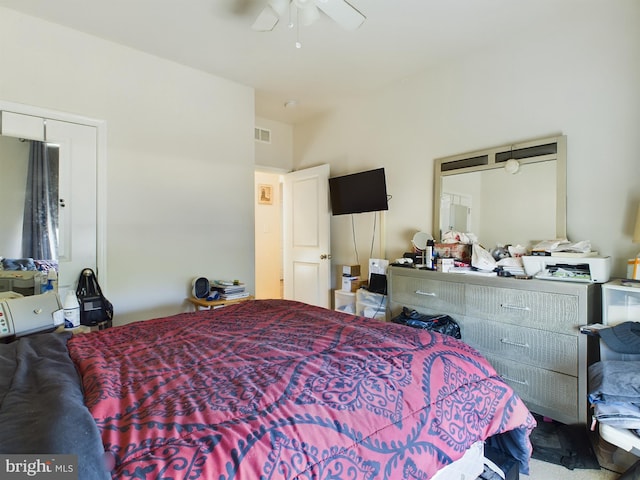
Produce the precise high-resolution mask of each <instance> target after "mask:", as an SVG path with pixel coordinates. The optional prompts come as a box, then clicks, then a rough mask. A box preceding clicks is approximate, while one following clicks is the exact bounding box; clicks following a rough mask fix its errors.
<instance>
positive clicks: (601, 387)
mask: <svg viewBox="0 0 640 480" xmlns="http://www.w3.org/2000/svg"><path fill="white" fill-rule="evenodd" d="M589 401H590V402H591V403H597V402H635V403H640V361H628V360H627V361H625V360H605V361H601V362H596V363H594V364H593V365H591V366H589Z"/></svg>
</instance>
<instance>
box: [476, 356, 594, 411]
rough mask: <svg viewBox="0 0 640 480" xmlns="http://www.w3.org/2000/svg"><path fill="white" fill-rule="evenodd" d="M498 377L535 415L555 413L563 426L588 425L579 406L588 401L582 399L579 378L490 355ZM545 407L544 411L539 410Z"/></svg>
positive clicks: (489, 358)
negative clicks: (581, 423) (585, 423)
mask: <svg viewBox="0 0 640 480" xmlns="http://www.w3.org/2000/svg"><path fill="white" fill-rule="evenodd" d="M486 357H487V360H489V362H491V364H492V365H493V367H494V368H495V369H496V371H497V372H498V374H499V375H500V376H501V377H502V378H503V379H504V381H505V382H506V383H508V384H509V385H510V386H511V387H512V388H513V389H514V390H515V391H516V393H517V394H518V395H519V396H520V398H522V400H523V401H524V403H525V404H526V405H527V407H529V409H531V410H532V411H534V412H538V413H541V414H546V412H553V418H554V419H556V420H559V421H561V422H563V423H576V422H584V421H585V419H584V418H580V413H579V410H578V405H580V404H581V403H585V404H586V399H584V398H578V379H577V377H572V376H570V375H564V374H562V373H557V372H551V371H549V370H544V369H542V368H537V367H534V366H532V365H525V364H522V363H518V362H513V361H510V360H506V359H504V358H501V357H498V356H495V355H486ZM538 407H543V408H538Z"/></svg>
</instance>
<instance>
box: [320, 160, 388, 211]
mask: <svg viewBox="0 0 640 480" xmlns="http://www.w3.org/2000/svg"><path fill="white" fill-rule="evenodd" d="M329 193H330V197H331V210H332V213H333V214H334V215H345V214H348V213H364V212H378V211H380V210H389V205H388V202H387V184H386V180H385V176H384V168H377V169H375V170H368V171H366V172H359V173H352V174H350V175H343V176H341V177H332V178H330V179H329Z"/></svg>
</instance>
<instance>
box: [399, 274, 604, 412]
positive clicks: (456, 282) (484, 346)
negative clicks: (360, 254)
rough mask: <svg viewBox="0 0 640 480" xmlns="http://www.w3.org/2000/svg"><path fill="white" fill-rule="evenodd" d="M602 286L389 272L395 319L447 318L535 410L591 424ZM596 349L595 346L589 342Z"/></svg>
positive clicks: (467, 341) (465, 339)
mask: <svg viewBox="0 0 640 480" xmlns="http://www.w3.org/2000/svg"><path fill="white" fill-rule="evenodd" d="M599 288H600V286H599V285H597V284H587V283H572V282H561V281H549V280H517V279H512V278H499V277H485V276H477V275H467V274H459V273H457V274H456V273H441V272H433V271H428V270H416V269H410V268H404V267H390V268H389V306H390V309H391V316H392V317H394V316H396V315H398V314H399V313H400V311H401V310H402V307H409V308H413V309H415V310H417V311H419V312H422V313H446V314H448V315H450V316H451V317H452V318H453V319H455V320H456V321H457V322H458V324H459V325H460V329H461V331H462V340H463V341H464V342H466V343H468V344H469V345H471V346H473V347H475V348H476V349H477V350H479V351H480V353H482V354H483V355H484V356H485V357H486V358H487V359H488V360H489V361H490V362H491V364H492V365H493V366H494V367H495V369H496V370H497V372H498V373H499V374H500V375H501V376H502V377H503V378H504V380H505V381H506V382H507V383H508V384H509V385H511V386H512V387H513V389H514V390H515V391H516V392H517V393H518V395H520V397H521V398H522V400H523V401H524V402H525V403H526V405H527V406H528V407H529V409H530V410H531V411H533V412H536V413H539V414H541V415H544V416H547V417H550V418H553V419H554V420H557V421H559V422H562V423H567V424H571V423H586V422H587V421H588V417H589V411H588V408H587V407H588V406H587V364H588V357H589V358H591V355H588V347H587V344H588V342H587V336H586V335H583V334H581V333H580V331H579V326H580V325H584V324H587V323H594V322H597V321H599V315H600V290H599ZM589 351H591V345H590V344H589Z"/></svg>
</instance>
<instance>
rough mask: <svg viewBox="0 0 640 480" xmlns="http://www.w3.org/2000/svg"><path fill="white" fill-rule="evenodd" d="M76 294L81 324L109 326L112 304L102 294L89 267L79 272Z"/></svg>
mask: <svg viewBox="0 0 640 480" xmlns="http://www.w3.org/2000/svg"><path fill="white" fill-rule="evenodd" d="M76 296H77V297H78V302H79V303H80V324H81V325H87V326H89V327H94V326H96V325H98V326H100V327H101V328H108V327H111V322H112V319H113V305H112V304H111V302H110V301H109V300H107V299H106V297H105V296H104V295H103V294H102V290H101V289H100V285H99V284H98V279H97V278H96V274H95V273H94V272H93V270H91V269H90V268H85V269H83V270H82V272H80V278H78V288H77V289H76Z"/></svg>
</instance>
